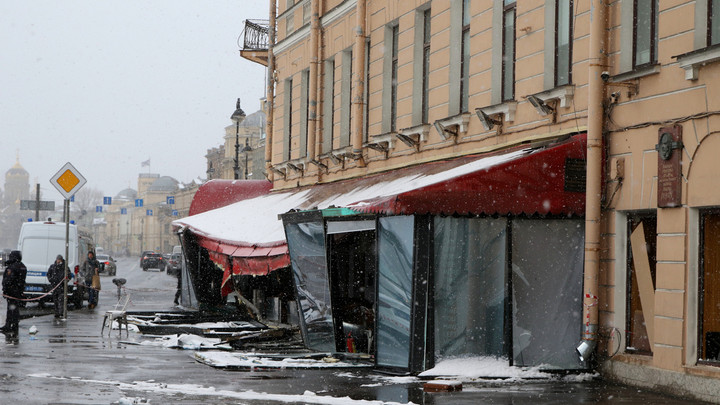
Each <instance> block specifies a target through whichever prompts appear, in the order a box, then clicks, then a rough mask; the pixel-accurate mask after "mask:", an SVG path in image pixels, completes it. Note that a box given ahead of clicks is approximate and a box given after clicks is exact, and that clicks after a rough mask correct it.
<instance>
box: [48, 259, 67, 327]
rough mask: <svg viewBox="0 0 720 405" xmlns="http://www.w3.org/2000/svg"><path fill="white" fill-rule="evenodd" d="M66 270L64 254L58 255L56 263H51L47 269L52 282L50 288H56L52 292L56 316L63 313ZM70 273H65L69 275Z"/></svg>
mask: <svg viewBox="0 0 720 405" xmlns="http://www.w3.org/2000/svg"><path fill="white" fill-rule="evenodd" d="M64 272H65V259H63V257H62V255H57V257H56V258H55V263H53V264H51V265H50V268H49V269H48V271H47V279H48V281H49V282H50V288H54V290H53V292H52V299H53V304H55V318H61V317H62V315H63V307H64V305H63V304H64V301H65V300H64V297H63V295H64V294H65V287H64V286H63V280H64V279H65V278H64V277H63V273H64ZM68 274H69V273H65V277H68Z"/></svg>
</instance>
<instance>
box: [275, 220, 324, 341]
mask: <svg viewBox="0 0 720 405" xmlns="http://www.w3.org/2000/svg"><path fill="white" fill-rule="evenodd" d="M285 235H286V237H287V241H288V250H289V251H290V258H291V263H292V269H293V275H294V277H295V286H296V291H297V298H298V304H299V306H300V311H301V312H302V314H301V315H302V316H301V317H300V325H301V327H302V331H303V336H304V337H305V343H306V344H307V346H308V348H310V349H313V350H317V351H334V350H335V341H334V334H333V323H332V311H331V309H330V285H329V280H328V272H327V261H326V257H325V235H324V233H323V224H322V222H310V223H286V224H285Z"/></svg>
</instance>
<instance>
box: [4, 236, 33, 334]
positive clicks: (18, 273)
mask: <svg viewBox="0 0 720 405" xmlns="http://www.w3.org/2000/svg"><path fill="white" fill-rule="evenodd" d="M26 275H27V268H26V267H25V265H24V264H23V262H22V253H20V251H19V250H13V251H12V252H10V257H9V258H8V261H7V262H5V273H3V280H2V289H3V297H5V299H6V300H7V315H6V316H5V326H3V327H2V328H0V332H2V333H4V334H5V335H11V336H13V335H14V336H17V335H18V332H19V330H20V307H21V306H23V301H21V300H22V298H23V293H24V292H25V276H26Z"/></svg>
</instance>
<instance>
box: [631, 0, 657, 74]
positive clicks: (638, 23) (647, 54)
mask: <svg viewBox="0 0 720 405" xmlns="http://www.w3.org/2000/svg"><path fill="white" fill-rule="evenodd" d="M657 6H658V3H657V1H656V0H635V9H634V14H633V27H634V28H633V29H634V35H633V39H634V43H633V67H635V68H637V67H642V66H644V65H649V64H654V63H655V62H656V61H657V55H656V54H657V8H658V7H657Z"/></svg>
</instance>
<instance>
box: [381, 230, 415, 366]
mask: <svg viewBox="0 0 720 405" xmlns="http://www.w3.org/2000/svg"><path fill="white" fill-rule="evenodd" d="M414 221H415V219H414V217H412V216H397V217H386V218H380V220H379V228H378V255H379V257H378V302H377V355H376V362H377V365H378V366H384V367H393V368H404V369H406V368H408V367H409V361H410V327H411V312H412V311H411V309H412V279H413V271H412V269H413V242H414V241H413V238H414V227H415V226H414V225H415V222H414Z"/></svg>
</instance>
